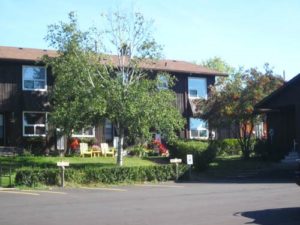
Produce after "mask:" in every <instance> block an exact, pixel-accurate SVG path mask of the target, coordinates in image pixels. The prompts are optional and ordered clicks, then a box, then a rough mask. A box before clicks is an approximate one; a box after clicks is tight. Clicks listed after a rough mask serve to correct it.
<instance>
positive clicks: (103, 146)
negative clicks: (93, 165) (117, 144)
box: [100, 143, 115, 157]
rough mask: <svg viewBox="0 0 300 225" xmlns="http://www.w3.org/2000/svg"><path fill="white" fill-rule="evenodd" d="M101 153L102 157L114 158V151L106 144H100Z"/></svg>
mask: <svg viewBox="0 0 300 225" xmlns="http://www.w3.org/2000/svg"><path fill="white" fill-rule="evenodd" d="M100 146H101V152H102V155H104V157H106V156H112V157H114V156H115V149H114V148H109V147H108V144H107V143H101V144H100Z"/></svg>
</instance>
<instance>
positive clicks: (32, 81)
mask: <svg viewBox="0 0 300 225" xmlns="http://www.w3.org/2000/svg"><path fill="white" fill-rule="evenodd" d="M22 87H23V90H24V91H46V90H47V70H46V67H44V66H23V68H22Z"/></svg>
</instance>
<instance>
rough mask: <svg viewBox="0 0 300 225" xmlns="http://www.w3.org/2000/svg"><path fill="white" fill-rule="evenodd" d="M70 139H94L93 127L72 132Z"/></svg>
mask: <svg viewBox="0 0 300 225" xmlns="http://www.w3.org/2000/svg"><path fill="white" fill-rule="evenodd" d="M72 137H95V127H88V128H82V129H80V130H78V131H74V132H73V134H72Z"/></svg>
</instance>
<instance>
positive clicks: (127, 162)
mask: <svg viewBox="0 0 300 225" xmlns="http://www.w3.org/2000/svg"><path fill="white" fill-rule="evenodd" d="M123 160H124V164H123V165H124V166H128V167H133V166H152V165H157V163H155V162H153V160H147V159H142V158H138V157H124V158H123ZM58 161H67V162H69V163H70V167H69V168H83V167H115V166H116V158H112V157H95V158H90V157H85V158H82V157H50V156H49V157H46V156H16V157H0V167H2V170H3V171H8V170H9V167H10V165H11V168H12V185H13V184H14V180H15V172H14V169H16V168H20V167H42V168H46V167H51V168H57V165H56V163H57V162H58ZM6 173H8V172H6ZM0 179H1V178H0ZM1 182H2V184H1V186H2V187H8V186H9V177H2V179H1Z"/></svg>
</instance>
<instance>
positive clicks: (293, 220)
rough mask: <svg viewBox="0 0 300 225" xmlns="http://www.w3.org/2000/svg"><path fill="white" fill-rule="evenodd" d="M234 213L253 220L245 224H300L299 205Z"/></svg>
mask: <svg viewBox="0 0 300 225" xmlns="http://www.w3.org/2000/svg"><path fill="white" fill-rule="evenodd" d="M234 215H235V216H243V217H247V218H249V219H252V220H253V221H251V222H248V223H246V224H259V225H299V224H300V208H299V207H297V208H277V209H265V210H258V211H248V212H239V213H236V214H234Z"/></svg>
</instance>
